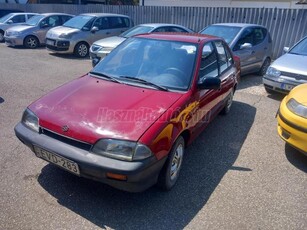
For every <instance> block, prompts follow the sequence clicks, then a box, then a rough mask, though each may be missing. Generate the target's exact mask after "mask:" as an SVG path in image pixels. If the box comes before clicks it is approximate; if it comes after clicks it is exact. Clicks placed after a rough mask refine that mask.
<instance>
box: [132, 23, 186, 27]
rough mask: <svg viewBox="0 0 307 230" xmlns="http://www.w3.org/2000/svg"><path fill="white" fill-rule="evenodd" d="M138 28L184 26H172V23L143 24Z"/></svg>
mask: <svg viewBox="0 0 307 230" xmlns="http://www.w3.org/2000/svg"><path fill="white" fill-rule="evenodd" d="M136 26H150V27H160V26H178V27H183V28H185V27H184V26H182V25H178V24H171V23H143V24H139V25H136Z"/></svg>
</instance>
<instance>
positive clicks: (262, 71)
mask: <svg viewBox="0 0 307 230" xmlns="http://www.w3.org/2000/svg"><path fill="white" fill-rule="evenodd" d="M270 64H271V60H270V58H266V59H265V60H264V62H263V64H262V66H261V68H260V70H259V72H258V75H260V76H263V75H265V73H266V71H267V69H268V68H269V66H270Z"/></svg>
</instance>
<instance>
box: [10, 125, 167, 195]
mask: <svg viewBox="0 0 307 230" xmlns="http://www.w3.org/2000/svg"><path fill="white" fill-rule="evenodd" d="M15 134H16V136H17V137H18V139H19V140H20V141H21V142H23V143H24V144H25V145H27V146H28V147H29V148H30V149H31V150H32V151H33V152H34V146H38V147H40V148H41V149H44V150H46V151H50V152H52V153H55V154H57V155H59V156H61V157H64V158H66V159H68V160H71V161H73V162H75V163H76V164H78V166H79V170H80V176H82V177H85V178H89V179H92V180H96V181H100V182H102V183H105V184H108V185H110V186H112V187H115V188H117V189H121V190H124V191H129V192H142V191H144V190H146V189H147V188H149V187H151V186H152V185H154V184H155V183H156V182H157V179H158V176H159V173H160V170H161V169H162V167H163V165H164V163H165V161H166V157H165V158H163V159H161V160H157V159H156V157H151V158H149V159H146V160H143V161H135V162H127V161H121V160H116V159H111V158H107V157H104V156H99V155H96V154H93V153H91V152H89V151H86V150H83V149H80V148H77V147H75V146H72V145H69V144H66V143H64V142H61V141H58V140H56V139H54V138H51V137H49V136H47V135H44V134H40V133H36V132H34V131H32V130H31V129H29V128H27V127H26V126H24V125H23V124H22V123H19V124H17V125H16V127H15ZM107 173H113V174H120V175H125V176H127V179H126V180H124V181H123V180H116V179H111V178H109V177H107Z"/></svg>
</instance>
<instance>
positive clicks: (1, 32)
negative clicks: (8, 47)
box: [0, 30, 4, 42]
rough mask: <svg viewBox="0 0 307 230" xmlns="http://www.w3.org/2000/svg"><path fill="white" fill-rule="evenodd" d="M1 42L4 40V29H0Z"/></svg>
mask: <svg viewBox="0 0 307 230" xmlns="http://www.w3.org/2000/svg"><path fill="white" fill-rule="evenodd" d="M0 42H4V31H3V30H0Z"/></svg>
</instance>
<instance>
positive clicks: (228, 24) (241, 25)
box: [212, 23, 264, 28]
mask: <svg viewBox="0 0 307 230" xmlns="http://www.w3.org/2000/svg"><path fill="white" fill-rule="evenodd" d="M212 25H214V26H235V27H241V28H245V27H254V26H260V27H264V26H262V25H258V24H250V23H216V24H212Z"/></svg>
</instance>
